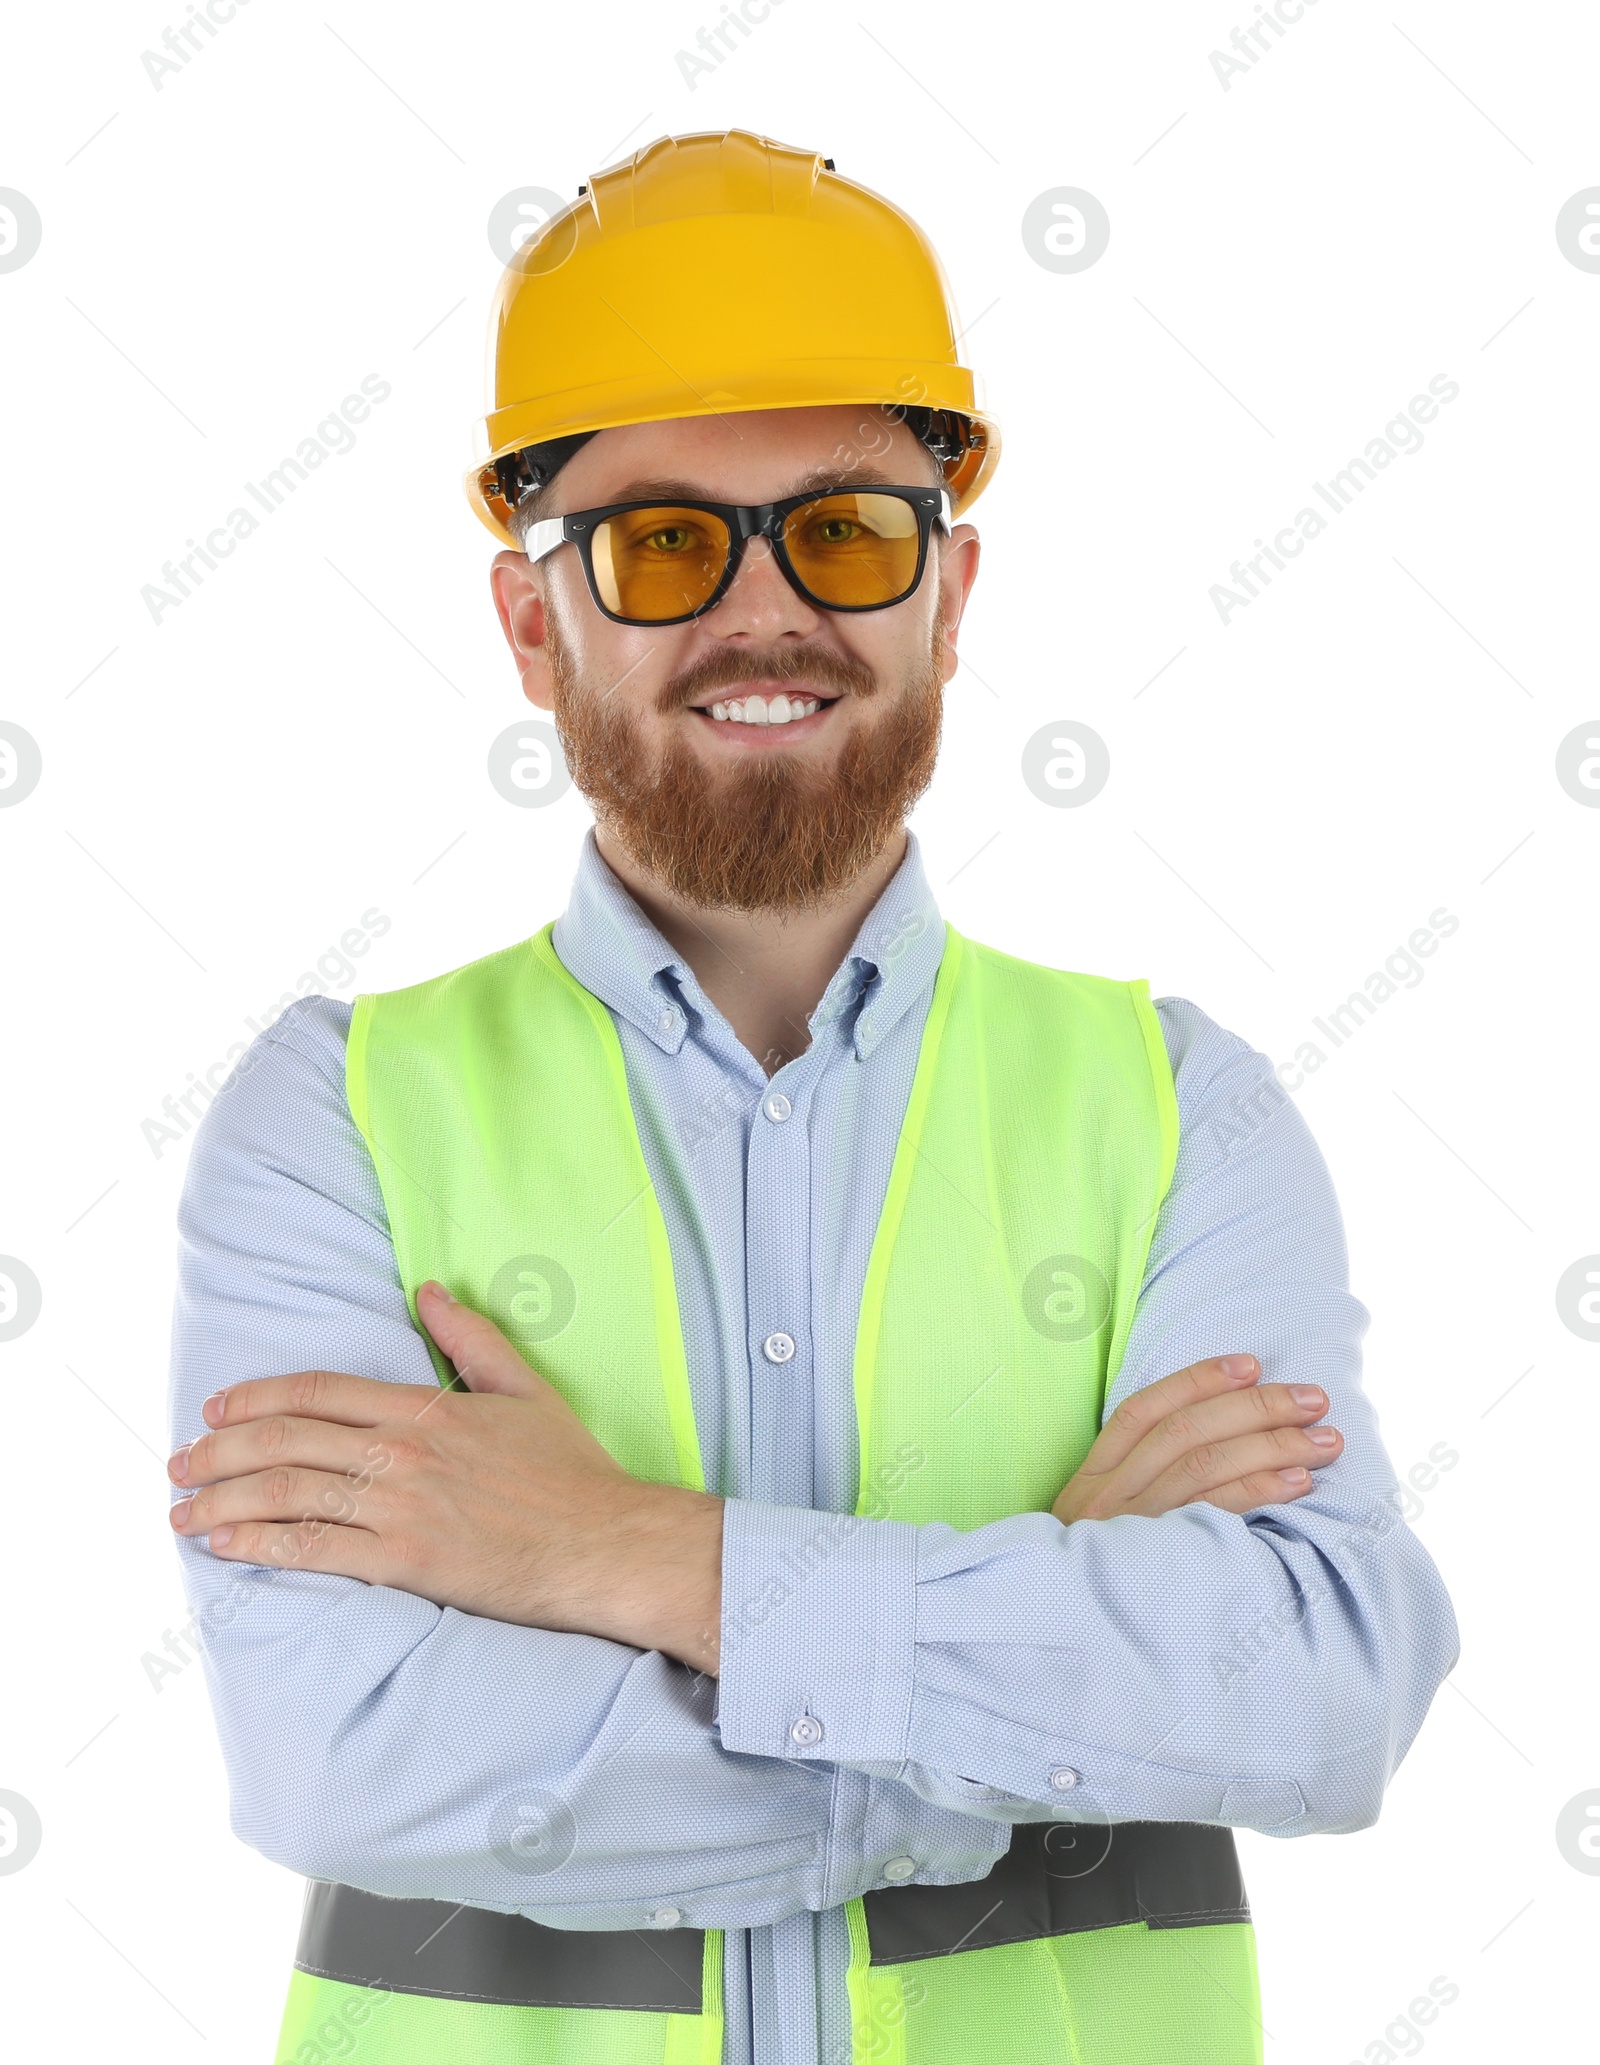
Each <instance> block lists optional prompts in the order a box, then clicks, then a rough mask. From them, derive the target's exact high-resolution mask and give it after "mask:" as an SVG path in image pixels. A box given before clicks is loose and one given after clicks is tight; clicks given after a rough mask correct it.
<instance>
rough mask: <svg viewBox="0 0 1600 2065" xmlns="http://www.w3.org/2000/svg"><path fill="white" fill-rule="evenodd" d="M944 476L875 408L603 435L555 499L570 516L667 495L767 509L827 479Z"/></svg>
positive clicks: (888, 482) (789, 412) (565, 476)
mask: <svg viewBox="0 0 1600 2065" xmlns="http://www.w3.org/2000/svg"><path fill="white" fill-rule="evenodd" d="M942 477H943V476H942V472H941V469H940V467H939V463H938V461H937V460H936V459H935V458H934V457H933V455H932V454H931V453H930V452H929V451H928V449H927V447H926V446H925V445H924V444H923V443H922V441H921V440H920V439H919V438H917V437H915V436H914V435H913V434H912V432H911V431H909V430H908V429H907V428H906V426H905V424H904V423H900V422H896V421H894V420H892V419H891V417H890V416H889V415H888V413H887V412H886V411H885V410H884V409H882V408H880V407H877V406H875V405H874V404H872V403H865V404H863V405H861V406H859V407H829V408H817V409H753V410H749V411H743V412H740V413H739V414H736V415H723V416H716V415H713V416H677V417H672V418H669V419H668V420H666V421H664V422H661V423H630V424H627V425H625V426H624V427H622V428H620V429H616V430H602V431H600V432H598V433H597V434H596V435H595V436H594V437H592V438H591V439H590V440H589V442H588V443H587V444H586V445H585V446H584V447H583V448H582V450H581V451H579V452H576V453H575V454H574V455H573V457H572V458H571V459H569V460H568V461H567V463H566V465H565V466H563V467H562V469H561V471H560V472H559V473H558V474H557V475H556V477H555V480H554V481H553V482H552V484H551V499H552V502H555V503H558V505H559V507H560V508H562V509H581V508H582V507H583V506H584V504H585V503H586V502H600V501H627V500H629V499H631V498H632V497H634V496H635V495H638V494H662V493H671V494H689V493H698V494H701V495H704V496H705V497H706V498H707V499H708V500H712V501H719V502H766V501H775V500H778V499H780V498H781V497H782V496H784V495H786V494H799V493H800V492H802V491H803V490H804V489H805V488H807V487H808V486H810V485H812V484H813V483H814V482H815V481H817V480H818V479H819V478H820V479H825V480H827V481H830V482H831V481H836V480H837V481H851V482H859V483H860V484H861V485H862V486H864V487H865V486H879V487H882V486H906V487H920V486H922V485H924V484H925V483H927V482H928V481H930V480H936V479H942Z"/></svg>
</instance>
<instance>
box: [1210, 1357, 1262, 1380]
mask: <svg viewBox="0 0 1600 2065" xmlns="http://www.w3.org/2000/svg"><path fill="white" fill-rule="evenodd" d="M1219 1359H1220V1361H1221V1363H1222V1369H1223V1374H1224V1375H1225V1376H1229V1377H1233V1378H1239V1377H1253V1376H1254V1375H1255V1369H1256V1359H1255V1357H1254V1356H1253V1355H1224V1356H1222V1357H1220V1358H1219Z"/></svg>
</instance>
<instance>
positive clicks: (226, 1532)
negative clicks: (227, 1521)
mask: <svg viewBox="0 0 1600 2065" xmlns="http://www.w3.org/2000/svg"><path fill="white" fill-rule="evenodd" d="M206 1540H207V1541H208V1542H210V1544H211V1546H212V1548H214V1549H225V1548H226V1547H227V1546H228V1544H229V1542H231V1541H232V1540H233V1529H232V1528H231V1527H214V1528H212V1530H211V1532H210V1534H208V1535H207V1536H206Z"/></svg>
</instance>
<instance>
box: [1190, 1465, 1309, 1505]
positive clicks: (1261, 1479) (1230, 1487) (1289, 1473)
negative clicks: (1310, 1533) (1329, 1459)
mask: <svg viewBox="0 0 1600 2065" xmlns="http://www.w3.org/2000/svg"><path fill="white" fill-rule="evenodd" d="M1316 1481H1317V1480H1316V1479H1315V1478H1314V1477H1313V1476H1312V1474H1311V1472H1310V1471H1309V1470H1258V1471H1255V1472H1253V1473H1252V1474H1251V1475H1250V1476H1248V1477H1238V1478H1235V1479H1234V1481H1233V1483H1232V1484H1219V1485H1218V1486H1217V1487H1216V1489H1215V1490H1213V1491H1208V1492H1207V1493H1206V1494H1205V1496H1204V1498H1203V1499H1199V1500H1195V1499H1191V1500H1190V1502H1189V1503H1190V1504H1191V1505H1197V1504H1198V1505H1207V1506H1219V1507H1220V1508H1221V1509H1222V1511H1223V1512H1224V1513H1253V1512H1255V1511H1256V1510H1257V1509H1258V1508H1259V1507H1261V1506H1282V1505H1288V1504H1290V1503H1291V1502H1292V1501H1293V1500H1295V1499H1303V1498H1304V1497H1305V1495H1306V1493H1307V1492H1308V1491H1309V1490H1310V1489H1311V1487H1312V1485H1314V1484H1315V1483H1316Z"/></svg>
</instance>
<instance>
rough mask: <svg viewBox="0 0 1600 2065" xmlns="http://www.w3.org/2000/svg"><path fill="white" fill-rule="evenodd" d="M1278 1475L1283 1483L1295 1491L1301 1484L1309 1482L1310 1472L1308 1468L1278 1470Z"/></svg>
mask: <svg viewBox="0 0 1600 2065" xmlns="http://www.w3.org/2000/svg"><path fill="white" fill-rule="evenodd" d="M1278 1475H1279V1476H1280V1477H1281V1478H1282V1479H1283V1481H1284V1483H1285V1484H1287V1485H1289V1486H1291V1487H1292V1489H1294V1490H1295V1491H1299V1490H1300V1488H1301V1487H1302V1486H1303V1485H1307V1484H1309V1483H1310V1482H1311V1473H1310V1471H1309V1470H1280V1471H1279V1472H1278Z"/></svg>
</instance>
